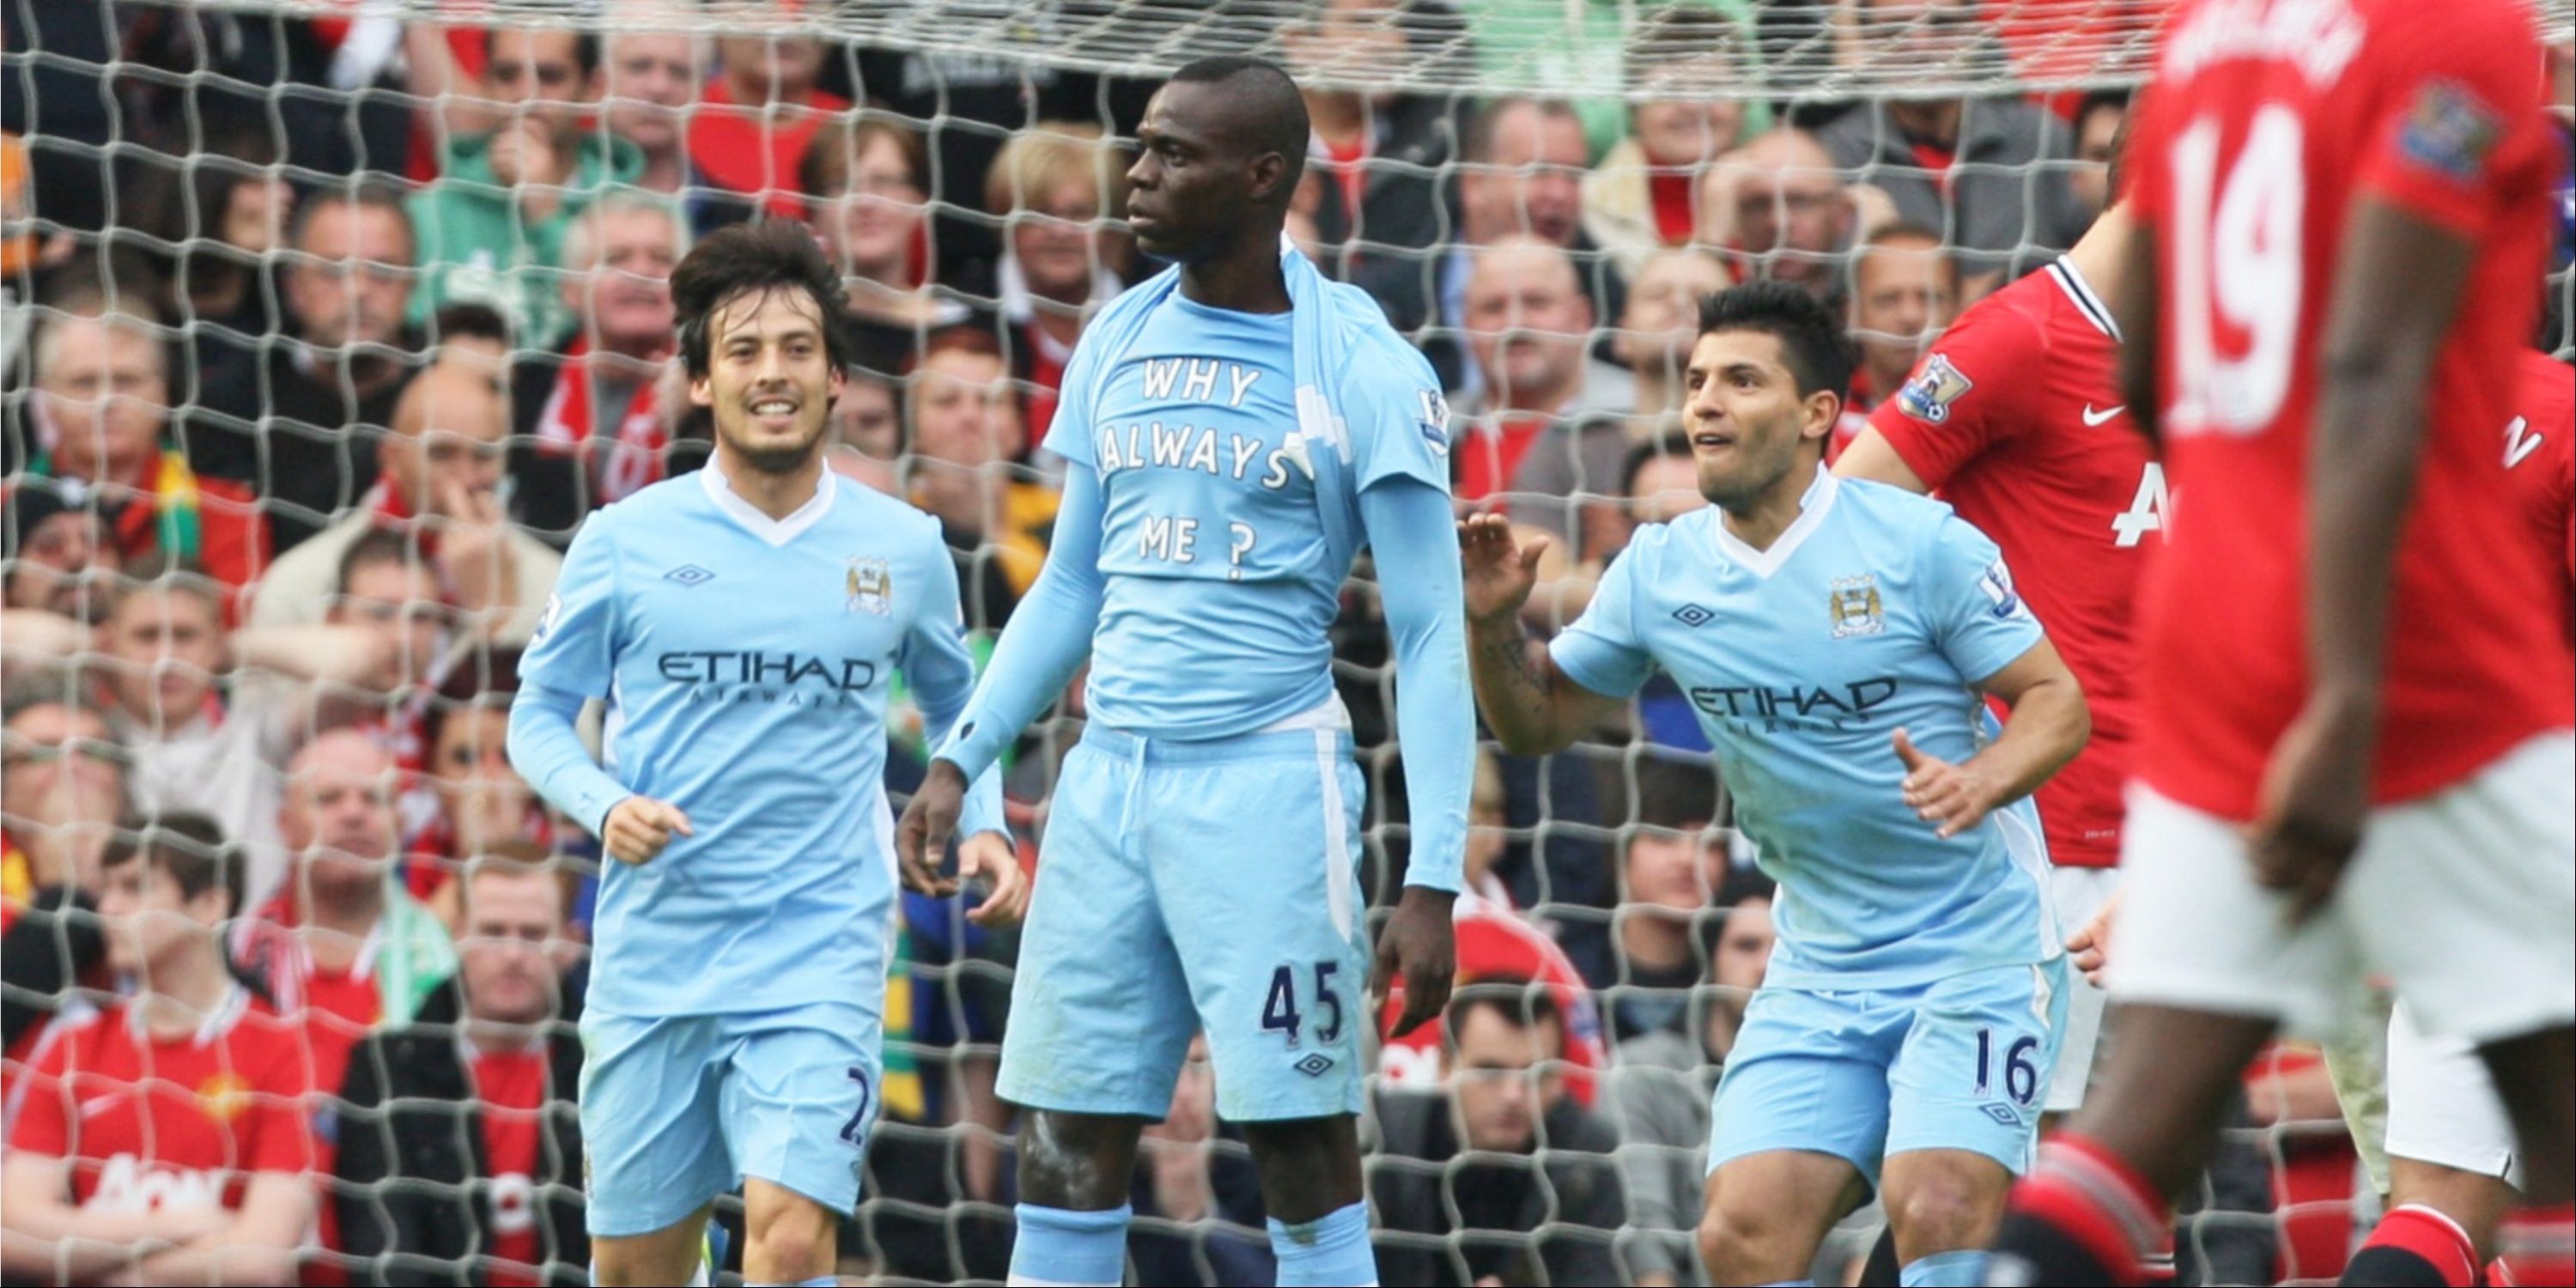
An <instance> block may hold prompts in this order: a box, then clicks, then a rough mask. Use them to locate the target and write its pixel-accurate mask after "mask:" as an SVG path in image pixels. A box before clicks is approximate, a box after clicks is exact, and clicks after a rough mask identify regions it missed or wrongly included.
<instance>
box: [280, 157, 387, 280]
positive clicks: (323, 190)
mask: <svg viewBox="0 0 2576 1288" xmlns="http://www.w3.org/2000/svg"><path fill="white" fill-rule="evenodd" d="M333 206H347V207H349V208H350V209H352V210H381V211H384V212H385V213H386V214H389V215H392V216H393V217H394V218H395V220H397V221H399V222H400V223H401V224H402V229H403V240H404V241H406V242H409V243H411V244H412V253H413V255H414V256H417V255H418V254H419V253H420V237H419V234H418V231H417V230H415V229H414V228H413V227H412V223H411V207H409V206H407V205H404V204H403V195H402V193H401V191H399V190H398V189H396V188H395V187H394V186H393V184H391V183H389V182H387V181H385V180H382V179H360V180H357V181H356V182H353V183H335V184H326V185H324V186H322V187H319V188H316V189H314V190H313V191H312V193H311V194H310V195H308V196H306V197H305V198H304V199H303V200H301V201H298V202H296V203H295V213H294V214H292V215H290V216H288V217H287V221H286V244H287V246H289V247H290V248H293V249H298V250H300V249H302V248H303V246H304V234H305V232H306V231H307V230H309V229H311V228H312V227H313V221H314V220H315V219H318V218H320V217H321V215H322V212H323V211H325V210H328V209H330V208H331V207H333ZM404 267H409V265H405V266H404Z"/></svg>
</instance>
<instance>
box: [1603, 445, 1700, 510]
mask: <svg viewBox="0 0 2576 1288" xmlns="http://www.w3.org/2000/svg"><path fill="white" fill-rule="evenodd" d="M1667 456H1678V457H1681V458H1682V459H1683V460H1689V459H1690V458H1691V436H1690V431H1689V430H1687V429H1668V430H1665V431H1664V432H1663V433H1661V434H1658V435H1656V436H1655V437H1654V438H1652V439H1649V440H1647V441H1646V442H1643V443H1639V444H1637V445H1636V446H1635V447H1631V448H1629V449H1628V459H1627V460H1625V461H1622V462H1620V464H1619V494H1620V495H1621V496H1627V497H1633V496H1635V495H1637V474H1638V472H1639V471H1641V470H1643V469H1645V468H1646V467H1647V466H1648V465H1651V464H1653V463H1654V462H1656V461H1659V460H1662V459H1663V458H1665V457H1667Z"/></svg>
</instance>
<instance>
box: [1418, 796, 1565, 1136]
mask: <svg viewBox="0 0 2576 1288" xmlns="http://www.w3.org/2000/svg"><path fill="white" fill-rule="evenodd" d="M1509 804H1510V794H1509V790H1508V788H1507V787H1506V785H1505V781H1504V776H1503V767H1502V763H1501V761H1500V760H1498V759H1497V758H1496V757H1495V756H1494V755H1493V754H1492V753H1491V752H1486V751H1479V752H1477V753H1476V784H1475V790H1474V794H1473V795H1471V796H1470V797H1469V798H1468V802H1467V850H1466V855H1465V865H1464V868H1463V879H1462V880H1461V882H1460V883H1459V894H1458V899H1457V902H1456V903H1454V904H1452V905H1451V907H1450V917H1451V920H1452V922H1453V930H1454V932H1455V934H1456V942H1457V953H1458V968H1457V974H1456V976H1455V979H1456V982H1457V983H1458V984H1460V985H1462V986H1463V985H1467V984H1472V983H1475V982H1476V981H1478V980H1480V979H1506V980H1523V981H1528V982H1530V983H1531V985H1532V986H1533V987H1540V988H1544V989H1546V990H1547V992H1548V1000H1549V1001H1550V1002H1551V1003H1553V1004H1554V1005H1555V1006H1556V1008H1557V1014H1559V1015H1560V1016H1563V1017H1565V1019H1566V1020H1567V1024H1566V1026H1565V1027H1566V1033H1565V1066H1566V1072H1567V1075H1568V1079H1567V1085H1568V1087H1569V1089H1570V1090H1571V1092H1572V1094H1573V1095H1574V1098H1575V1099H1576V1100H1577V1101H1579V1102H1580V1103H1582V1104H1584V1105H1587V1106H1588V1105H1590V1104H1591V1103H1592V1101H1593V1092H1594V1087H1595V1084H1594V1081H1593V1077H1592V1075H1593V1073H1594V1072H1595V1071H1596V1070H1600V1069H1604V1068H1607V1067H1608V1066H1609V1063H1610V1047H1609V1044H1608V1043H1607V1042H1605V1041H1603V1040H1602V1036H1601V1018H1600V1013H1599V1012H1598V1011H1597V1010H1596V1009H1595V1008H1594V1007H1593V1005H1592V995H1591V993H1590V992H1589V991H1588V990H1587V989H1586V988H1585V986H1584V980H1583V976H1582V974H1581V973H1580V972H1579V971H1577V970H1576V969H1575V966H1574V962H1573V959H1571V958H1569V957H1567V956H1566V955H1565V950H1564V949H1563V948H1560V947H1558V946H1557V943H1556V940H1554V939H1553V938H1551V937H1550V936H1549V933H1548V932H1549V927H1548V926H1547V925H1546V924H1545V923H1542V922H1540V921H1538V920H1536V919H1535V918H1533V917H1530V916H1527V915H1525V914H1523V913H1521V912H1518V911H1516V910H1515V909H1514V907H1513V904H1512V896H1511V888H1510V887H1509V886H1508V885H1506V884H1505V883H1504V882H1503V881H1502V880H1501V878H1499V877H1497V876H1496V875H1495V873H1494V865H1495V864H1496V863H1499V862H1501V861H1502V860H1503V859H1504V857H1505V856H1506V854H1507V852H1508V849H1509V843H1508V836H1507V831H1508V828H1509V822H1508V819H1509V813H1508V810H1509ZM1402 984H1403V977H1402V976H1401V975H1399V976H1397V977H1396V980H1395V985H1394V986H1392V987H1390V988H1388V990H1387V998H1386V1005H1385V1007H1384V1008H1383V1009H1382V1010H1381V1011H1380V1012H1379V1016H1378V1038H1379V1043H1378V1065H1377V1069H1378V1077H1379V1079H1380V1085H1384V1086H1406V1087H1414V1088H1419V1089H1421V1090H1424V1091H1437V1090H1439V1088H1440V1079H1441V1073H1442V1069H1441V1058H1442V1055H1443V1050H1442V1047H1441V1041H1442V1034H1441V1033H1440V1031H1439V1030H1438V1029H1436V1028H1434V1027H1433V1026H1431V1025H1427V1024H1426V1025H1424V1026H1422V1027H1421V1028H1418V1029H1415V1030H1414V1031H1413V1032H1411V1033H1407V1034H1404V1035H1402V1036H1398V1035H1397V1034H1396V1032H1395V1025H1396V1022H1397V1021H1398V1020H1400V1019H1402V1018H1403V1015H1404V999H1403V997H1402V996H1401V995H1400V989H1401V985H1402Z"/></svg>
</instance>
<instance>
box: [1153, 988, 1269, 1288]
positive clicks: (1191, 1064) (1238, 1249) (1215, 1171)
mask: <svg viewBox="0 0 2576 1288" xmlns="http://www.w3.org/2000/svg"><path fill="white" fill-rule="evenodd" d="M1139 1145H1140V1148H1139V1149H1138V1150H1137V1158H1136V1190H1135V1194H1134V1196H1133V1197H1132V1198H1131V1199H1130V1200H1129V1206H1130V1207H1132V1208H1134V1209H1135V1212H1136V1225H1135V1233H1134V1234H1132V1235H1130V1236H1129V1237H1128V1249H1129V1255H1130V1256H1132V1257H1133V1258H1134V1259H1135V1262H1136V1282H1138V1283H1140V1284H1170V1285H1198V1284H1205V1285H1208V1286H1209V1288H1215V1285H1218V1284H1259V1283H1271V1282H1275V1281H1276V1279H1277V1277H1278V1273H1279V1267H1278V1259H1277V1258H1276V1257H1273V1256H1272V1255H1271V1252H1270V1241H1269V1239H1267V1238H1266V1237H1264V1236H1263V1234H1262V1229H1263V1223H1264V1220H1265V1218H1264V1216H1263V1214H1262V1207H1261V1184H1260V1179H1259V1178H1258V1177H1257V1176H1255V1175H1254V1174H1253V1170H1252V1157H1251V1154H1250V1153H1249V1152H1248V1151H1247V1150H1246V1149H1245V1147H1244V1146H1243V1144H1242V1142H1241V1141H1240V1139H1239V1138H1238V1137H1237V1136H1236V1134H1235V1133H1234V1132H1233V1131H1232V1129H1230V1128H1228V1127H1226V1126H1225V1124H1223V1123H1220V1122H1218V1121H1217V1117H1216V1079H1215V1077H1214V1076H1213V1075H1212V1074H1211V1073H1210V1072H1209V1070H1208V1054H1207V1039H1206V1038H1205V1037H1198V1038H1193V1039H1191V1040H1190V1058H1189V1060H1188V1062H1187V1063H1185V1064H1183V1065H1182V1066H1181V1076H1180V1078H1179V1079H1178V1080H1177V1081H1175V1082H1174V1083H1173V1084H1172V1108H1171V1112H1170V1113H1168V1114H1166V1115H1165V1116H1164V1118H1163V1121H1161V1122H1159V1123H1155V1124H1152V1125H1150V1126H1148V1127H1146V1128H1145V1130H1144V1133H1143V1138H1142V1140H1141V1141H1140V1142H1139ZM1202 1266H1204V1267H1205V1269H1204V1270H1202V1269H1201V1267H1202Z"/></svg>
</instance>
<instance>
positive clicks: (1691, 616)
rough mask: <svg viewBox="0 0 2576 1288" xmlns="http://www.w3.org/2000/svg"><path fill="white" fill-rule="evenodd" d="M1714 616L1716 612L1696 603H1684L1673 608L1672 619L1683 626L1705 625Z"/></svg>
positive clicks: (1713, 618)
mask: <svg viewBox="0 0 2576 1288" xmlns="http://www.w3.org/2000/svg"><path fill="white" fill-rule="evenodd" d="M1716 617H1717V614H1715V613H1713V612H1710V611H1709V610H1707V609H1705V608H1702V607H1700V606H1699V605H1697V604H1684V605H1682V606H1681V607H1679V608H1676V609H1674V610H1673V620H1674V621H1677V622H1680V623H1681V624H1682V625H1684V626H1706V625H1708V624H1709V623H1710V622H1711V621H1713V620H1715V619H1716Z"/></svg>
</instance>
